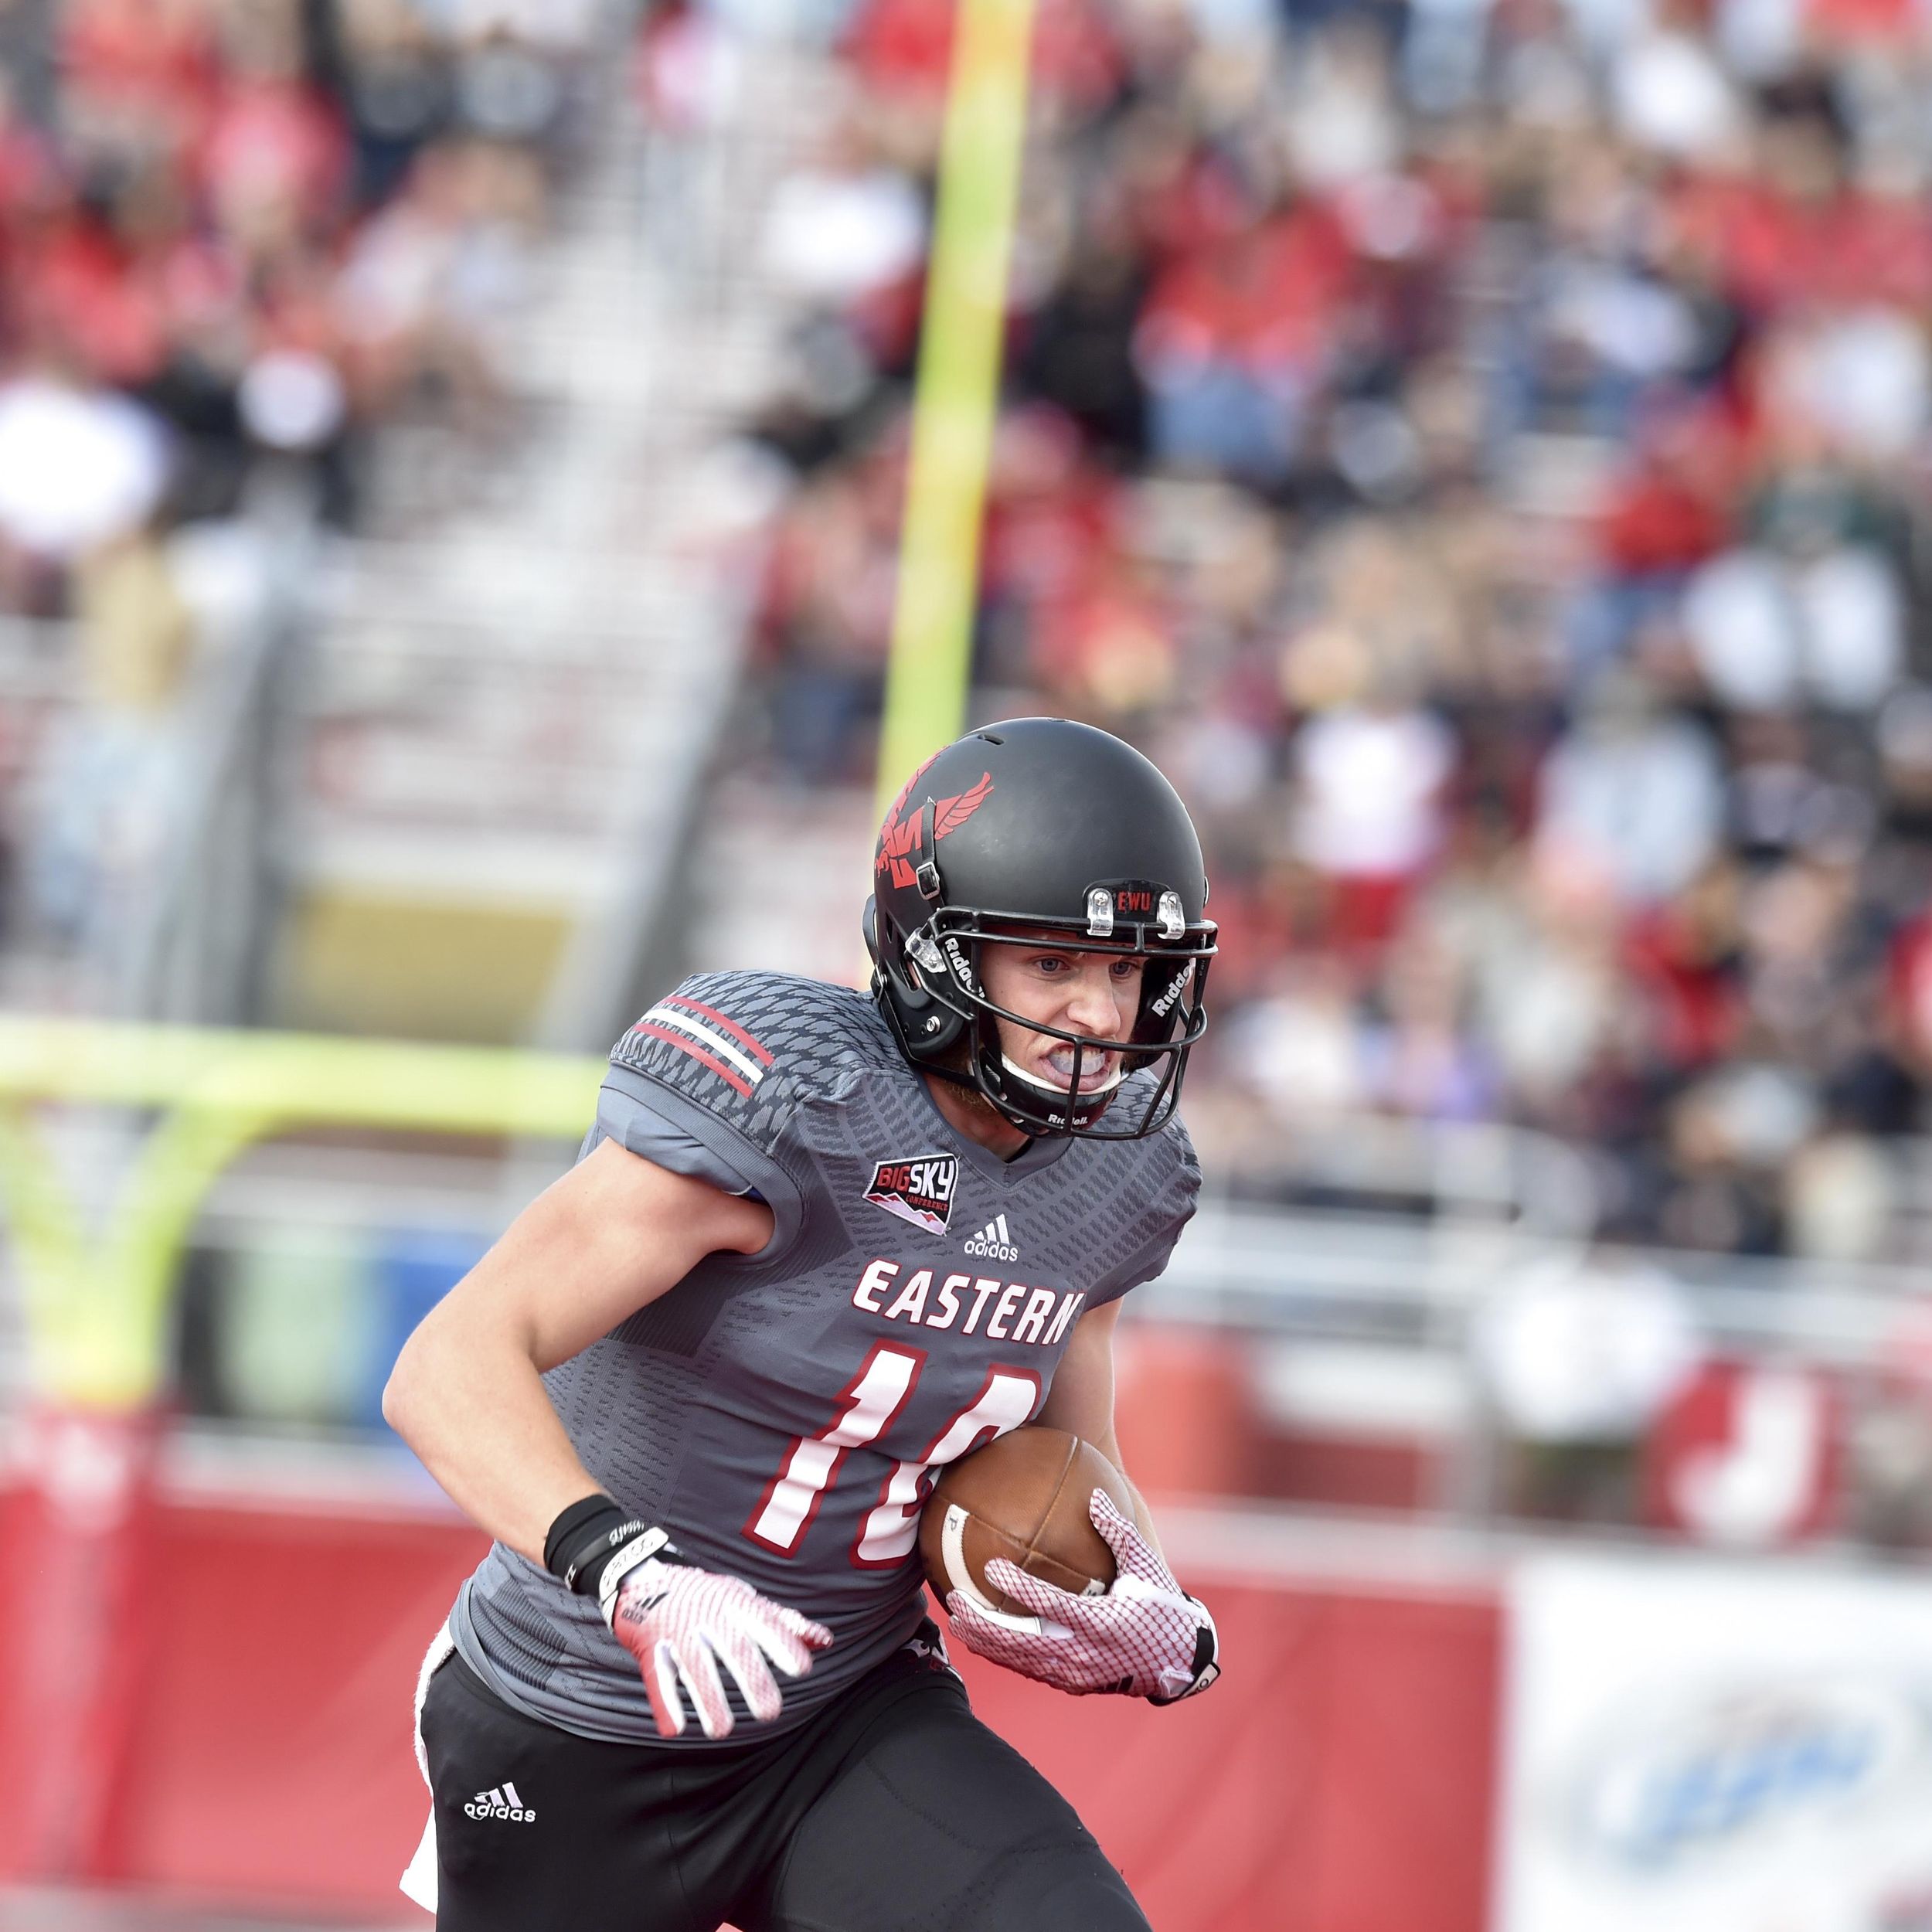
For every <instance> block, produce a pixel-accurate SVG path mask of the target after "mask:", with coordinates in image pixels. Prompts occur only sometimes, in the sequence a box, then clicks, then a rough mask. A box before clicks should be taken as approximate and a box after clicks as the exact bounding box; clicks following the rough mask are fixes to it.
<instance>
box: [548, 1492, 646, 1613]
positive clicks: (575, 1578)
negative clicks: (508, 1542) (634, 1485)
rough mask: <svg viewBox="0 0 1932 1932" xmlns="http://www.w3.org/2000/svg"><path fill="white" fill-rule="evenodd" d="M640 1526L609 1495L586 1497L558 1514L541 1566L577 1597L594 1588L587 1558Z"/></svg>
mask: <svg viewBox="0 0 1932 1932" xmlns="http://www.w3.org/2000/svg"><path fill="white" fill-rule="evenodd" d="M643 1528H644V1526H643V1524H642V1523H641V1522H638V1521H637V1519H635V1518H634V1517H631V1516H628V1515H625V1514H624V1511H623V1510H622V1509H620V1508H619V1507H618V1506H617V1504H616V1503H615V1502H613V1501H612V1500H611V1498H609V1497H608V1496H606V1495H593V1496H586V1497H584V1498H582V1500H581V1501H580V1502H573V1503H572V1504H571V1505H570V1507H569V1509H565V1510H563V1511H562V1512H560V1513H559V1515H558V1516H557V1519H556V1522H553V1523H552V1524H551V1526H550V1533H549V1535H548V1536H546V1537H545V1538H544V1539H543V1567H544V1568H545V1569H546V1570H548V1571H549V1573H550V1574H551V1575H552V1576H553V1577H556V1578H558V1579H559V1580H560V1581H561V1582H563V1583H564V1584H565V1585H566V1586H567V1587H569V1588H570V1589H572V1590H577V1591H578V1592H579V1594H587V1593H588V1591H589V1590H594V1589H595V1588H596V1587H597V1580H596V1577H595V1576H594V1574H593V1573H591V1569H592V1566H591V1565H590V1558H591V1557H593V1556H596V1555H597V1554H598V1553H600V1551H605V1550H612V1549H616V1548H617V1545H618V1544H619V1543H622V1542H624V1540H625V1536H624V1533H623V1532H629V1531H634V1530H635V1531H641V1529H643Z"/></svg>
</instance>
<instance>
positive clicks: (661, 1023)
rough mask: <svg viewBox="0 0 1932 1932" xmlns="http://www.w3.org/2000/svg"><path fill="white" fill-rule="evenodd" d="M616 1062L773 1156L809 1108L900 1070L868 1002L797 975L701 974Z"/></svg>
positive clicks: (620, 1049) (634, 1036)
mask: <svg viewBox="0 0 1932 1932" xmlns="http://www.w3.org/2000/svg"><path fill="white" fill-rule="evenodd" d="M903 1064H904V1063H903V1061H902V1060H900V1058H899V1055H898V1051H897V1049H896V1047H895V1046H893V1040H892V1036H891V1035H890V1033H889V1032H887V1030H886V1025H885V1022H884V1021H883V1019H881V1018H880V1016H879V1009H878V1008H877V1007H876V1005H873V1003H872V1000H871V998H869V996H868V995H866V994H864V993H862V992H858V991H856V990H855V989H854V988H851V987H849V986H833V985H828V983H827V982H826V981H823V980H817V979H805V978H801V977H799V976H798V975H796V974H792V973H757V972H730V973H699V974H698V975H696V976H695V977H693V978H690V979H687V980H686V981H685V982H684V983H683V985H681V986H679V988H677V990H676V991H675V992H671V993H667V994H666V995H665V997H664V998H662V999H661V1000H659V1001H658V1002H657V1004H656V1005H654V1006H653V1007H651V1009H650V1011H649V1012H647V1013H646V1014H645V1015H644V1016H643V1018H642V1019H640V1020H639V1021H638V1023H637V1024H636V1025H635V1026H633V1027H632V1028H631V1030H630V1031H629V1032H628V1033H626V1034H625V1035H624V1037H623V1039H621V1040H619V1041H618V1042H617V1045H616V1046H614V1047H613V1048H612V1049H611V1065H612V1066H616V1067H622V1068H625V1069H627V1070H629V1071H630V1072H631V1073H640V1074H642V1075H643V1076H644V1077H645V1078H646V1079H647V1080H653V1081H655V1082H656V1083H658V1084H659V1085H660V1086H661V1087H667V1088H668V1089H669V1090H671V1091H672V1093H673V1094H677V1095H679V1096H680V1097H682V1098H683V1099H684V1100H687V1101H689V1102H690V1103H692V1104H694V1105H696V1107H700V1108H702V1110H703V1111H705V1112H706V1113H708V1114H713V1115H715V1116H716V1117H719V1118H720V1119H722V1120H723V1121H726V1122H728V1123H729V1124H730V1125H731V1126H732V1127H733V1128H736V1131H738V1132H739V1133H740V1134H742V1135H743V1137H744V1138H746V1139H747V1140H748V1141H750V1142H751V1143H752V1144H753V1146H755V1147H757V1148H760V1149H761V1150H764V1151H767V1152H769V1151H770V1149H771V1148H772V1146H773V1145H774V1142H775V1141H776V1140H777V1137H778V1134H779V1131H780V1130H781V1128H782V1127H783V1126H784V1122H785V1120H786V1119H787V1117H788V1116H789V1115H790V1114H791V1113H792V1112H793V1111H794V1110H795V1109H796V1108H797V1107H798V1106H799V1105H801V1104H802V1103H803V1102H804V1101H805V1100H810V1099H813V1098H815V1097H823V1098H826V1099H833V1100H836V1099H838V1098H841V1097H843V1096H844V1094H845V1093H847V1092H848V1091H849V1090H850V1089H851V1087H852V1086H853V1085H854V1083H856V1082H857V1081H858V1080H860V1079H861V1078H862V1077H864V1076H865V1075H866V1073H869V1072H870V1071H871V1070H874V1069H875V1068H878V1067H881V1066H883V1067H888V1068H893V1067H903Z"/></svg>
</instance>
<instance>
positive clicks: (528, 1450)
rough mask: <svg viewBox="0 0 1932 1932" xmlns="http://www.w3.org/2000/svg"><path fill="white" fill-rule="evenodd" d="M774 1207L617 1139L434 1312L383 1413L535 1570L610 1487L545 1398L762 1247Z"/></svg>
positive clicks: (410, 1347) (512, 1231) (400, 1363)
mask: <svg viewBox="0 0 1932 1932" xmlns="http://www.w3.org/2000/svg"><path fill="white" fill-rule="evenodd" d="M771 1230H772V1216H771V1210H770V1209H769V1208H767V1207H766V1206H764V1204H763V1203H762V1202H758V1201H753V1200H750V1199H746V1198H744V1197H743V1196H735V1195H730V1194H726V1193H725V1192H723V1190H722V1189H719V1188H716V1187H713V1185H711V1184H710V1183H709V1182H706V1181H701V1180H696V1179H691V1178H689V1177H688V1176H686V1175H681V1174H673V1173H672V1172H669V1171H668V1169H666V1168H662V1167H659V1166H658V1165H655V1163H654V1162H650V1161H646V1160H641V1159H640V1158H638V1156H637V1155H634V1154H631V1153H629V1152H628V1151H626V1150H625V1149H624V1148H621V1147H619V1146H618V1145H617V1144H616V1143H615V1142H614V1141H604V1143H603V1144H602V1145H600V1146H598V1147H597V1148H595V1149H594V1150H593V1151H592V1152H591V1153H590V1155H587V1157H586V1158H584V1159H583V1160H582V1161H581V1162H579V1163H578V1164H577V1166H575V1167H573V1168H572V1169H571V1170H570V1172H569V1173H567V1174H566V1175H564V1176H563V1178H562V1179H560V1180H558V1181H556V1182H554V1183H553V1185H551V1186H549V1188H546V1189H545V1190H544V1192H543V1193H542V1194H540V1195H539V1196H537V1198H536V1199H535V1200H534V1201H532V1202H531V1203H530V1205H529V1206H528V1207H527V1208H526V1209H524V1210H523V1212H522V1213H521V1214H519V1216H517V1218H516V1219H515V1221H513V1222H512V1223H511V1224H510V1226H509V1228H508V1229H507V1230H505V1233H504V1235H503V1238H502V1240H500V1241H498V1243H496V1245H495V1247H492V1249H491V1250H490V1251H489V1253H488V1254H486V1255H485V1257H483V1259H482V1260H481V1261H479V1262H478V1264H477V1265H476V1266H475V1267H474V1268H472V1269H471V1270H470V1272H469V1273H468V1274H467V1275H465V1276H464V1277H463V1279H462V1280H461V1281H459V1282H458V1283H457V1285H456V1286H455V1287H454V1288H453V1289H452V1290H451V1291H450V1293H449V1294H447V1296H446V1297H445V1298H444V1299H443V1301H441V1302H440V1303H439V1304H437V1307H436V1308H434V1309H433V1310H432V1311H430V1314H429V1315H427V1317H426V1318H424V1319H423V1323H422V1325H420V1327H419V1328H417V1331H416V1332H415V1333H414V1334H413V1335H411V1336H410V1339H409V1341H408V1342H407V1343H406V1345H405V1346H404V1348H403V1352H402V1353H401V1355H400V1356H399V1357H398V1358H397V1360H396V1367H395V1370H394V1372H393V1373H392V1375H391V1376H390V1377H389V1386H387V1387H386V1389H384V1390H383V1416H384V1417H385V1419H386V1420H387V1421H388V1423H389V1426H390V1427H392V1428H393V1429H394V1430H396V1433H397V1434H399V1435H400V1436H401V1437H402V1438H403V1440H404V1441H405V1442H406V1443H407V1444H409V1446H410V1447H411V1448H412V1449H413V1450H414V1451H416V1453H417V1455H418V1456H419V1457H420V1458H421V1459H422V1461H423V1466H424V1467H425V1468H427V1469H428V1471H429V1472H430V1475H433V1476H434V1477H435V1478H436V1479H437V1481H438V1482H439V1483H440V1484H441V1485H442V1486H443V1488H444V1489H445V1490H447V1492H448V1493H449V1495H451V1498H453V1499H454V1501H455V1502H456V1503H457V1505H459V1506H460V1507H461V1509H463V1511H464V1513H465V1514H466V1515H468V1516H469V1518H470V1519H471V1521H472V1522H475V1523H476V1524H477V1525H478V1527H479V1528H481V1529H485V1530H487V1531H488V1532H489V1533H490V1535H491V1536H494V1537H495V1538H496V1539H497V1540H498V1542H500V1543H504V1544H506V1545H507V1546H509V1548H511V1549H514V1550H516V1551H517V1552H519V1553H520V1554H521V1555H523V1556H528V1557H529V1559H530V1560H532V1562H533V1563H541V1562H542V1561H543V1546H544V1539H545V1536H546V1533H547V1532H548V1531H549V1528H550V1526H551V1525H552V1523H553V1522H554V1521H555V1520H556V1517H557V1515H558V1514H559V1512H561V1511H562V1510H563V1509H565V1508H566V1506H568V1505H570V1504H571V1503H573V1502H577V1501H578V1500H579V1499H580V1498H583V1497H584V1496H587V1495H590V1494H592V1493H593V1492H595V1490H596V1489H597V1483H596V1482H595V1481H594V1479H593V1478H592V1477H591V1476H590V1473H589V1472H588V1471H587V1470H586V1469H585V1468H584V1466H583V1461H582V1460H581V1459H580V1457H579V1456H578V1454H577V1451H576V1450H575V1449H573V1447H571V1444H570V1437H568V1436H567V1435H566V1434H565V1433H564V1429H563V1424H562V1423H561V1422H560V1421H559V1420H558V1419H557V1413H556V1410H555V1409H554V1408H553V1406H551V1403H550V1399H549V1396H548V1395H547V1394H546V1393H545V1390H544V1387H543V1381H542V1379H541V1378H542V1376H543V1371H544V1370H545V1369H552V1368H554V1367H556V1365H557V1364H558V1363H559V1362H566V1361H568V1360H569V1359H570V1358H571V1357H572V1356H573V1355H576V1354H577V1352H579V1351H580V1349H585V1348H587V1347H588V1346H589V1345H590V1343H592V1342H594V1341H596V1340H597V1338H598V1337H599V1336H600V1335H606V1334H608V1333H609V1332H610V1331H611V1329H612V1328H614V1327H616V1326H617V1324H618V1323H619V1322H621V1321H623V1320H624V1318H625V1317H626V1316H628V1315H631V1314H633V1313H634V1312H635V1311H637V1310H638V1309H639V1308H644V1307H645V1306H647V1305H648V1304H649V1303H651V1302H652V1301H655V1300H656V1299H657V1298H658V1296H660V1295H662V1294H664V1293H665V1291H667V1290H668V1289H670V1288H672V1287H675V1285H676V1284H678V1282H679V1281H682V1279H683V1277H685V1275H686V1274H689V1272H690V1271H691V1270H692V1267H694V1266H696V1264H697V1263H698V1262H699V1260H702V1259H703V1257H705V1256H706V1255H707V1254H711V1253H719V1252H725V1253H739V1254H750V1253H756V1252H757V1250H759V1249H760V1248H761V1247H764V1246H765V1244H766V1243H767V1242H768V1241H769V1240H770V1238H771Z"/></svg>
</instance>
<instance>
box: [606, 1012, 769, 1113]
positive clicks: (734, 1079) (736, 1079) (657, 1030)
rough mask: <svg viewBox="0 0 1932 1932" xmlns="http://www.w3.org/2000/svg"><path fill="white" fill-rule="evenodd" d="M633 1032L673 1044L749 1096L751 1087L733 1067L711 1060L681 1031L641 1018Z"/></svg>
mask: <svg viewBox="0 0 1932 1932" xmlns="http://www.w3.org/2000/svg"><path fill="white" fill-rule="evenodd" d="M631 1032H634V1033H648V1034H649V1035H650V1036H651V1038H652V1039H661V1040H662V1041H664V1042H665V1043H666V1044H667V1045H668V1046H675V1047H676V1048H677V1049H678V1050H679V1052H680V1053H689V1055H690V1056H691V1057H692V1059H693V1060H696V1062H697V1063H699V1066H708V1067H709V1068H710V1070H712V1072H713V1073H716V1075H717V1077H719V1080H724V1081H726V1082H727V1083H729V1084H730V1085H731V1086H733V1087H736V1089H737V1090H738V1091H739V1092H740V1094H743V1096H744V1097H745V1098H746V1099H747V1100H750V1098H751V1088H750V1084H749V1083H747V1081H746V1080H745V1079H744V1078H743V1076H742V1075H741V1074H740V1073H738V1072H737V1071H736V1070H735V1069H734V1068H732V1067H729V1066H726V1064H725V1063H724V1062H723V1060H713V1058H712V1056H710V1055H709V1053H706V1051H705V1050H704V1049H703V1048H702V1046H699V1045H698V1044H697V1043H696V1041H695V1040H689V1039H685V1036H683V1034H682V1033H674V1032H672V1030H671V1029H670V1028H669V1027H668V1026H658V1023H657V1022H656V1021H655V1020H648V1019H641V1020H639V1021H638V1023H637V1025H636V1026H634V1027H632V1028H631Z"/></svg>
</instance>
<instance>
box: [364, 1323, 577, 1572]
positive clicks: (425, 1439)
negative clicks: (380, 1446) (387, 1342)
mask: <svg viewBox="0 0 1932 1932" xmlns="http://www.w3.org/2000/svg"><path fill="white" fill-rule="evenodd" d="M383 1416H384V1417H385V1418H386V1420H387V1421H388V1422H389V1426H390V1427H392V1428H393V1429H394V1430H396V1434H398V1435H400V1437H402V1438H403V1440H404V1441H405V1442H406V1443H407V1444H409V1446H410V1448H412V1449H413V1450H414V1451H415V1452H416V1454H417V1457H418V1458H420V1461H421V1462H422V1464H423V1467H424V1468H426V1469H427V1470H428V1471H429V1472H430V1475H433V1476H434V1478H436V1480H437V1481H438V1482H439V1483H440V1484H441V1485H442V1486H443V1488H444V1490H445V1491H447V1493H448V1495H450V1497H451V1500H452V1501H453V1502H455V1503H456V1505H457V1507H458V1508H459V1509H461V1510H462V1511H463V1512H464V1515H467V1516H468V1517H469V1519H471V1522H474V1523H475V1524H476V1525H477V1526H478V1528H480V1529H484V1530H485V1531H487V1532H488V1533H489V1534H490V1535H491V1536H494V1537H495V1539H497V1540H498V1542H499V1543H505V1544H507V1545H508V1546H509V1547H510V1548H511V1549H514V1550H515V1551H517V1552H518V1553H519V1554H520V1555H522V1556H528V1557H529V1559H530V1560H531V1561H532V1563H541V1562H542V1561H543V1539H544V1537H545V1536H546V1533H547V1532H548V1531H549V1526H550V1525H551V1524H552V1523H553V1522H554V1521H555V1520H556V1516H557V1515H558V1512H560V1511H561V1510H563V1509H565V1508H566V1507H567V1506H568V1505H570V1504H571V1503H573V1502H576V1501H577V1499H578V1498H580V1497H582V1496H586V1495H590V1493H591V1492H593V1491H594V1490H595V1489H596V1488H597V1482H596V1480H595V1479H594V1478H593V1477H592V1476H591V1475H590V1472H589V1471H587V1469H586V1468H584V1466H583V1461H582V1460H581V1458H580V1457H579V1456H578V1454H577V1451H576V1450H575V1449H574V1448H573V1447H572V1446H571V1444H570V1437H568V1436H567V1435H566V1434H565V1433H564V1430H563V1423H561V1422H560V1421H559V1420H557V1413H556V1410H555V1409H553V1407H552V1406H550V1399H549V1395H548V1394H547V1393H546V1391H545V1389H544V1386H543V1378H542V1377H541V1376H539V1374H538V1372H537V1369H536V1364H535V1363H534V1362H532V1361H531V1360H530V1359H529V1356H528V1355H526V1354H524V1353H522V1352H521V1351H519V1349H517V1347H516V1346H515V1344H514V1343H513V1342H509V1341H507V1340H504V1339H502V1338H495V1339H492V1338H481V1339H479V1338H473V1337H468V1336H464V1335H456V1334H451V1333H447V1332H441V1331H440V1330H439V1329H438V1328H436V1327H435V1326H434V1325H432V1324H430V1323H426V1324H425V1325H424V1326H423V1328H419V1329H418V1330H417V1332H416V1334H415V1335H413V1336H412V1337H411V1338H410V1342H409V1344H408V1345H407V1346H406V1348H405V1349H403V1353H402V1355H401V1356H400V1359H398V1361H397V1362H396V1369H395V1372H394V1373H393V1375H392V1376H390V1377H389V1386H388V1387H387V1388H386V1389H384V1390H383Z"/></svg>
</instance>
